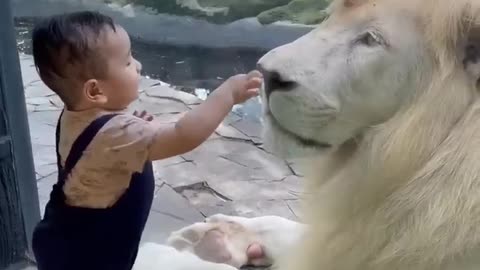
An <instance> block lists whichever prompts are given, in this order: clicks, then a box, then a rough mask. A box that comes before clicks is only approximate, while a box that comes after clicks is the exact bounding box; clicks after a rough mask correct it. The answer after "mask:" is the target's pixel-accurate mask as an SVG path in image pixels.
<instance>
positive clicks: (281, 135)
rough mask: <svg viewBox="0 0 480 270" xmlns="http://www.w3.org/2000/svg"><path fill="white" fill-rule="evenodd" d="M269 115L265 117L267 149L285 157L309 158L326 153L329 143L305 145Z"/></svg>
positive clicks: (264, 136) (264, 132) (264, 135)
mask: <svg viewBox="0 0 480 270" xmlns="http://www.w3.org/2000/svg"><path fill="white" fill-rule="evenodd" d="M273 121H274V120H272V119H271V118H269V117H264V121H263V123H264V127H263V136H262V137H263V143H264V148H265V150H266V151H268V152H270V153H272V154H274V155H276V156H278V157H281V158H285V159H297V158H309V157H315V156H318V155H321V154H324V153H325V152H326V151H327V150H329V149H330V146H329V145H326V144H325V145H323V144H319V145H305V144H304V143H302V141H300V140H298V139H296V138H295V137H294V136H292V134H288V133H287V132H285V130H283V129H281V128H279V127H278V126H277V125H275V123H274V122H273Z"/></svg>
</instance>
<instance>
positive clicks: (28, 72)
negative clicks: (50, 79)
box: [20, 55, 40, 86]
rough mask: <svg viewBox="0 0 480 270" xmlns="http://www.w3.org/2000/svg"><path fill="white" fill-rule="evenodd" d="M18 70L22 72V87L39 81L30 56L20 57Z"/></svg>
mask: <svg viewBox="0 0 480 270" xmlns="http://www.w3.org/2000/svg"><path fill="white" fill-rule="evenodd" d="M20 68H21V72H22V80H23V85H25V86H28V85H29V84H31V83H33V82H36V81H40V76H39V75H38V72H37V70H36V68H35V64H34V63H33V57H32V56H29V55H22V56H20Z"/></svg>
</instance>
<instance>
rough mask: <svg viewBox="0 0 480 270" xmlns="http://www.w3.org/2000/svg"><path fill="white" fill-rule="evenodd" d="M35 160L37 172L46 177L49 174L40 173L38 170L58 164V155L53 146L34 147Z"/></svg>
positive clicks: (38, 145) (36, 145) (35, 145)
mask: <svg viewBox="0 0 480 270" xmlns="http://www.w3.org/2000/svg"><path fill="white" fill-rule="evenodd" d="M32 152H33V159H34V162H35V169H36V170H35V171H36V172H37V173H39V174H40V175H43V176H46V175H47V174H48V172H47V173H46V172H45V171H42V172H40V171H39V170H37V169H40V168H42V167H44V166H51V165H54V164H57V154H56V152H55V146H51V145H40V144H33V145H32Z"/></svg>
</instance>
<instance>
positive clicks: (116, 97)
mask: <svg viewBox="0 0 480 270" xmlns="http://www.w3.org/2000/svg"><path fill="white" fill-rule="evenodd" d="M99 50H101V55H102V56H104V57H105V59H106V60H107V62H108V65H107V66H108V72H107V76H106V77H105V78H104V79H101V80H99V86H100V88H101V89H102V92H103V95H105V96H106V100H107V102H106V103H105V104H104V107H105V109H109V110H121V109H125V108H126V107H127V106H128V105H129V104H130V103H132V102H133V101H134V100H135V99H137V97H138V87H139V81H140V71H141V69H142V66H141V64H140V62H138V61H137V60H136V59H134V58H133V56H132V52H131V44H130V38H129V36H128V34H127V32H126V31H125V29H123V28H122V27H121V26H119V25H117V26H116V31H113V30H111V29H109V30H108V31H107V32H106V33H105V36H104V38H103V40H102V44H99Z"/></svg>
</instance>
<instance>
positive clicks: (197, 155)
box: [182, 139, 247, 161]
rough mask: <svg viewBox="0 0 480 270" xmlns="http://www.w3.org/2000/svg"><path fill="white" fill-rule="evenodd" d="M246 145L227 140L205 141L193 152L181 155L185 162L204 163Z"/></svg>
mask: <svg viewBox="0 0 480 270" xmlns="http://www.w3.org/2000/svg"><path fill="white" fill-rule="evenodd" d="M245 145H247V144H246V143H245V142H242V141H232V140H228V139H217V140H211V141H206V142H204V143H203V144H201V145H200V146H198V147H197V148H195V149H194V150H192V151H190V152H188V153H186V154H183V155H182V157H183V158H185V159H186V160H197V161H206V160H208V159H209V158H211V157H215V156H221V155H227V154H229V153H233V152H237V151H239V150H241V149H242V148H244V147H245Z"/></svg>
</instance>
